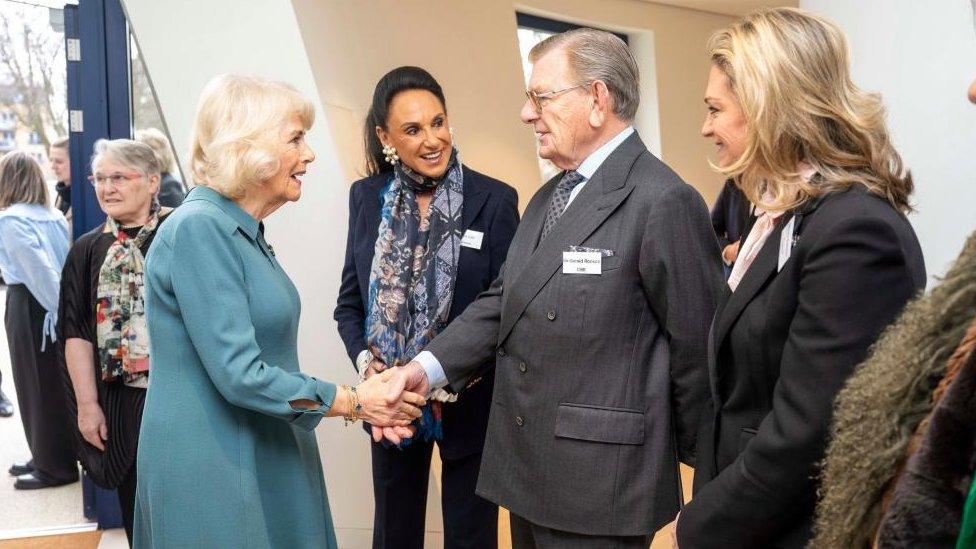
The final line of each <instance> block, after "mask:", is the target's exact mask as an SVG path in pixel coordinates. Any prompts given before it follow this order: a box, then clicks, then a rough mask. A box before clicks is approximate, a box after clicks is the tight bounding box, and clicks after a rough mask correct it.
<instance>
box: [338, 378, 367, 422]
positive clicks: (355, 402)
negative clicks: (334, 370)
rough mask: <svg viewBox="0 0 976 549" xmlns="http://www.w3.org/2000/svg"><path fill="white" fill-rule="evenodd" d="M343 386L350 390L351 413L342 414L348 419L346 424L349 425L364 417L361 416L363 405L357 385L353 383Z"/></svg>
mask: <svg viewBox="0 0 976 549" xmlns="http://www.w3.org/2000/svg"><path fill="white" fill-rule="evenodd" d="M342 388H343V389H345V390H346V391H348V392H349V400H350V404H351V406H350V411H349V413H348V414H346V415H344V416H342V418H343V419H344V420H345V421H346V425H347V426H348V425H349V424H350V423H356V422H357V421H359V420H360V419H362V418H361V417H360V416H361V414H362V412H363V405H362V404H361V403H360V402H359V391H357V390H356V388H355V387H353V386H351V385H343V386H342Z"/></svg>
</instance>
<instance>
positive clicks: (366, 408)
mask: <svg viewBox="0 0 976 549" xmlns="http://www.w3.org/2000/svg"><path fill="white" fill-rule="evenodd" d="M393 374H394V371H393V369H387V370H385V371H383V372H381V373H378V374H374V375H372V376H370V377H369V379H367V380H366V381H364V382H362V383H360V384H359V385H358V386H357V387H356V392H357V394H358V395H359V403H360V405H361V406H362V410H361V411H360V413H359V417H360V418H361V419H363V420H364V421H367V422H369V423H371V424H373V425H375V426H377V427H406V426H408V425H410V423H412V422H413V420H415V419H417V418H419V417H420V416H421V411H420V407H421V406H423V405H424V404H426V403H427V400H426V399H425V398H424V397H423V396H421V395H418V394H417V393H412V392H410V391H403V393H402V394H401V395H400V398H399V400H396V401H393V402H391V403H388V402H387V395H388V393H389V387H388V386H387V383H388V382H389V381H390V378H391V377H393Z"/></svg>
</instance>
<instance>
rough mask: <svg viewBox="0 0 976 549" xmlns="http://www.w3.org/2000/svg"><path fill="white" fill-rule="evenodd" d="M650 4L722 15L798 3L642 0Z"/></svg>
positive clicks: (776, 0) (789, 0)
mask: <svg viewBox="0 0 976 549" xmlns="http://www.w3.org/2000/svg"><path fill="white" fill-rule="evenodd" d="M644 2H649V3H651V4H667V5H669V6H677V7H679V8H689V9H693V10H700V11H708V12H712V13H721V14H724V15H745V14H747V13H749V12H751V11H753V10H756V9H758V8H772V7H777V6H793V7H796V6H797V5H798V3H799V2H798V0H644Z"/></svg>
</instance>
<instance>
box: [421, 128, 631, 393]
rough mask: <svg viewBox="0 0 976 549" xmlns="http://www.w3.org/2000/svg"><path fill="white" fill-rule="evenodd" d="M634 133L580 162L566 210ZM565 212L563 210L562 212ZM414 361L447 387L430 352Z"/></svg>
mask: <svg viewBox="0 0 976 549" xmlns="http://www.w3.org/2000/svg"><path fill="white" fill-rule="evenodd" d="M632 133H634V127H633V126H627V127H626V128H624V129H623V130H621V131H620V133H618V134H617V135H615V136H614V137H613V139H611V140H610V141H607V142H606V143H604V144H603V145H602V146H601V147H600V148H599V149H597V150H595V151H593V152H592V153H590V156H587V157H586V159H585V160H583V161H582V162H580V165H579V167H578V168H576V173H578V174H580V175H582V176H583V177H584V178H585V179H583V182H582V183H580V184H579V185H576V187H575V188H574V189H573V192H571V193H570V194H569V201H568V202H566V208H569V205H570V204H572V203H573V200H575V199H576V196H577V195H578V194H579V193H580V191H582V190H583V187H585V186H586V183H587V182H588V181H589V180H590V178H591V177H593V174H595V173H596V171H597V170H598V169H599V168H600V166H602V165H603V163H604V162H605V161H606V160H607V158H609V157H610V155H611V154H612V153H613V151H615V150H617V147H619V146H620V144H621V143H623V142H624V141H625V140H626V139H627V138H628V137H630V134H632ZM563 211H564V212H565V211H566V210H565V209H564V210H563ZM414 360H416V361H417V362H419V363H420V365H421V366H423V367H424V371H425V372H427V382H428V383H429V384H430V388H431V390H434V389H440V388H441V387H444V386H445V385H447V375H445V374H444V368H443V367H442V366H441V362H440V361H439V360H437V357H435V356H434V354H433V353H431V352H430V351H421V352H420V354H418V355H417V356H416V357H414Z"/></svg>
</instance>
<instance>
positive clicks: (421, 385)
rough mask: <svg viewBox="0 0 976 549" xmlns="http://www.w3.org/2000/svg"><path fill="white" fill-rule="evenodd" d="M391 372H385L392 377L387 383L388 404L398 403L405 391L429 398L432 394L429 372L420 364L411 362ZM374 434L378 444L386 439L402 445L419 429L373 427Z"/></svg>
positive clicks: (408, 427) (409, 427)
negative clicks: (429, 394)
mask: <svg viewBox="0 0 976 549" xmlns="http://www.w3.org/2000/svg"><path fill="white" fill-rule="evenodd" d="M391 370H392V371H389V373H387V372H384V375H387V376H390V377H389V378H388V379H387V382H386V385H387V388H388V391H387V394H386V401H387V403H388V404H393V403H396V402H398V401H399V400H400V399H401V395H403V392H404V391H410V392H413V393H416V394H418V395H421V396H427V394H428V393H429V392H430V384H429V383H428V382H427V372H425V371H424V367H423V366H421V365H420V363H419V362H416V361H411V362H409V363H408V364H407V365H405V366H401V367H399V368H391ZM372 433H373V440H375V441H376V442H379V441H381V440H383V439H384V438H385V439H386V440H389V441H390V442H392V443H393V444H400V442H402V441H403V439H405V438H413V436H414V435H415V434H416V433H417V428H416V427H414V426H412V425H407V426H393V427H377V426H375V425H373V426H372Z"/></svg>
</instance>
